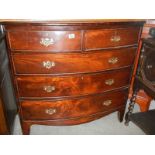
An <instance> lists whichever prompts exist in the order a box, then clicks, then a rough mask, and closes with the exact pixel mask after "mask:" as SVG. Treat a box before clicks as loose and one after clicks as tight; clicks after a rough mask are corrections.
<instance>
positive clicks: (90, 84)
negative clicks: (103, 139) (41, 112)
mask: <svg viewBox="0 0 155 155" xmlns="http://www.w3.org/2000/svg"><path fill="white" fill-rule="evenodd" d="M130 74H131V67H128V68H123V69H120V70H114V71H108V72H104V73H97V74H81V75H75V76H73V75H72V76H69V75H68V76H18V77H17V83H18V91H19V96H20V97H32V98H33V97H39V98H41V97H66V96H80V95H87V94H93V93H101V92H104V91H108V90H113V89H116V88H120V87H123V86H127V85H129V80H130V77H131V75H130ZM108 81H113V83H111V84H108ZM45 87H54V88H55V90H53V91H51V92H47V91H46V90H45Z"/></svg>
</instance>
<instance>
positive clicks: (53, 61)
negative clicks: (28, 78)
mask: <svg viewBox="0 0 155 155" xmlns="http://www.w3.org/2000/svg"><path fill="white" fill-rule="evenodd" d="M136 49H137V48H135V47H132V48H123V49H118V50H107V51H102V52H101V51H96V52H89V53H68V54H67V53H65V54H60V53H58V54H34V53H31V54H19V53H16V54H14V55H13V61H14V69H15V73H17V74H62V73H84V72H98V71H104V70H111V69H116V68H120V67H124V66H129V65H132V64H133V62H134V57H135V54H136Z"/></svg>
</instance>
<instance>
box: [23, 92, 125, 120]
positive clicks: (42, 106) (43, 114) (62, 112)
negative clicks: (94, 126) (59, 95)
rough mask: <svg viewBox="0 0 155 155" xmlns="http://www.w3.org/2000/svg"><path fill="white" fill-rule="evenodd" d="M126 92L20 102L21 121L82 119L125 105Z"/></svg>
mask: <svg viewBox="0 0 155 155" xmlns="http://www.w3.org/2000/svg"><path fill="white" fill-rule="evenodd" d="M126 99H127V91H126V90H120V91H113V92H110V93H104V94H100V95H93V96H87V97H81V98H72V99H65V100H49V101H39V100H36V101H34V100H33V101H32V100H25V101H22V102H21V110H22V115H23V119H25V120H45V119H61V118H63V119H65V118H75V117H83V116H88V115H92V114H96V113H99V112H104V111H107V110H110V109H117V108H118V107H119V106H122V105H125V103H126Z"/></svg>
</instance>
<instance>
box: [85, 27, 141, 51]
mask: <svg viewBox="0 0 155 155" xmlns="http://www.w3.org/2000/svg"><path fill="white" fill-rule="evenodd" d="M138 33H139V27H137V28H135V27H129V28H122V29H110V30H108V29H103V30H95V31H94V30H88V31H86V33H85V40H84V43H85V48H86V50H91V49H102V48H109V47H116V46H127V45H133V44H137V41H138ZM105 36H106V37H105ZM115 38H116V39H118V41H114V39H115Z"/></svg>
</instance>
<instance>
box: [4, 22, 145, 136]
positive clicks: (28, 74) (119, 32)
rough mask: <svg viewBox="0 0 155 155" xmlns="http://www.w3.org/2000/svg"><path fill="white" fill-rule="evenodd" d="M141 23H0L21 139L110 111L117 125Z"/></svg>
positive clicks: (122, 108) (99, 116) (125, 99)
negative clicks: (33, 130) (34, 130)
mask: <svg viewBox="0 0 155 155" xmlns="http://www.w3.org/2000/svg"><path fill="white" fill-rule="evenodd" d="M143 23H144V22H142V21H119V20H116V21H104V20H98V21H91V20H90V21H55V22H54V21H49V22H45V21H44V22H43V21H42V22H39V21H35V22H34V21H18V22H4V23H3V26H4V29H5V32H6V41H7V45H8V55H9V59H10V68H11V71H12V80H13V83H14V88H15V92H16V98H17V102H18V103H17V104H18V108H19V114H20V120H21V125H22V130H23V134H29V131H30V126H31V125H33V124H43V125H76V124H80V123H85V122H89V121H92V120H95V119H98V118H101V117H102V116H105V115H107V114H109V113H112V112H114V111H118V112H119V119H120V121H122V120H123V115H124V110H125V104H126V101H127V99H128V89H129V86H130V79H131V77H132V70H133V66H134V61H135V58H136V55H137V45H138V41H139V37H140V34H141V28H142V26H143Z"/></svg>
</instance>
